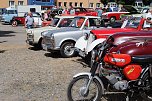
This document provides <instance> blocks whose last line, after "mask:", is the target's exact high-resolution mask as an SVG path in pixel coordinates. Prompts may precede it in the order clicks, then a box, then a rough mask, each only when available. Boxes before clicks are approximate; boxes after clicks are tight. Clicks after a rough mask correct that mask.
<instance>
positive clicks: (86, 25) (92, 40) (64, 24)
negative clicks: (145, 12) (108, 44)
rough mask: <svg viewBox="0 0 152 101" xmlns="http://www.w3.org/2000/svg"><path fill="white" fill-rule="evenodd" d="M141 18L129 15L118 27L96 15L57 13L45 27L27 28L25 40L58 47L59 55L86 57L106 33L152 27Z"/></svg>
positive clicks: (33, 44)
mask: <svg viewBox="0 0 152 101" xmlns="http://www.w3.org/2000/svg"><path fill="white" fill-rule="evenodd" d="M144 22H145V18H142V17H132V18H130V19H126V20H125V21H124V22H123V24H122V25H119V26H117V27H119V28H115V27H114V28H112V27H110V26H106V25H105V23H104V22H103V20H102V19H101V18H100V17H97V16H56V17H55V18H54V20H53V21H52V24H51V25H50V26H48V27H42V28H34V29H28V30H27V43H28V44H30V45H32V46H35V47H39V48H43V49H44V50H46V51H48V52H56V51H58V52H60V53H61V55H62V57H72V56H75V55H76V53H78V54H79V55H80V56H81V57H83V58H85V57H87V55H88V56H90V53H91V51H92V50H93V49H95V48H96V46H97V45H98V44H100V43H102V42H103V41H104V40H105V39H106V38H107V37H108V36H109V35H113V34H115V33H118V32H139V31H142V30H151V29H152V28H144ZM107 27H108V28H107Z"/></svg>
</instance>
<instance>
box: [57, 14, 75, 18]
mask: <svg viewBox="0 0 152 101" xmlns="http://www.w3.org/2000/svg"><path fill="white" fill-rule="evenodd" d="M74 17H76V16H73V15H70V16H69V15H68V16H59V15H57V16H55V18H74Z"/></svg>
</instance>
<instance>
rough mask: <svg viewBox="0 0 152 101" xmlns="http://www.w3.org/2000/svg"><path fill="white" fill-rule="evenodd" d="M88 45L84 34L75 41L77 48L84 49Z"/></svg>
mask: <svg viewBox="0 0 152 101" xmlns="http://www.w3.org/2000/svg"><path fill="white" fill-rule="evenodd" d="M86 46H87V40H85V39H84V36H82V37H80V38H79V39H78V40H77V41H76V43H75V48H78V49H80V50H81V51H84V49H85V48H86Z"/></svg>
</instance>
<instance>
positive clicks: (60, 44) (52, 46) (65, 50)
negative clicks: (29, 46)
mask: <svg viewBox="0 0 152 101" xmlns="http://www.w3.org/2000/svg"><path fill="white" fill-rule="evenodd" d="M100 22H101V19H100V17H96V16H77V17H75V18H74V20H73V21H72V22H71V24H70V26H69V27H66V28H61V29H58V30H50V31H44V32H43V33H42V37H43V49H44V50H47V51H49V52H53V51H60V53H61V55H62V57H72V56H74V55H75V53H76V51H75V48H74V45H75V43H76V41H77V40H78V39H79V38H80V37H81V36H83V35H84V34H85V33H89V32H90V30H92V29H95V28H98V27H101V23H100Z"/></svg>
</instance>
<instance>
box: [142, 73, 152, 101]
mask: <svg viewBox="0 0 152 101" xmlns="http://www.w3.org/2000/svg"><path fill="white" fill-rule="evenodd" d="M143 78H144V79H145V80H146V81H145V85H146V87H147V90H146V91H145V92H144V93H142V94H141V96H142V98H143V99H144V101H152V78H150V77H149V73H146V74H145V76H144V77H143Z"/></svg>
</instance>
